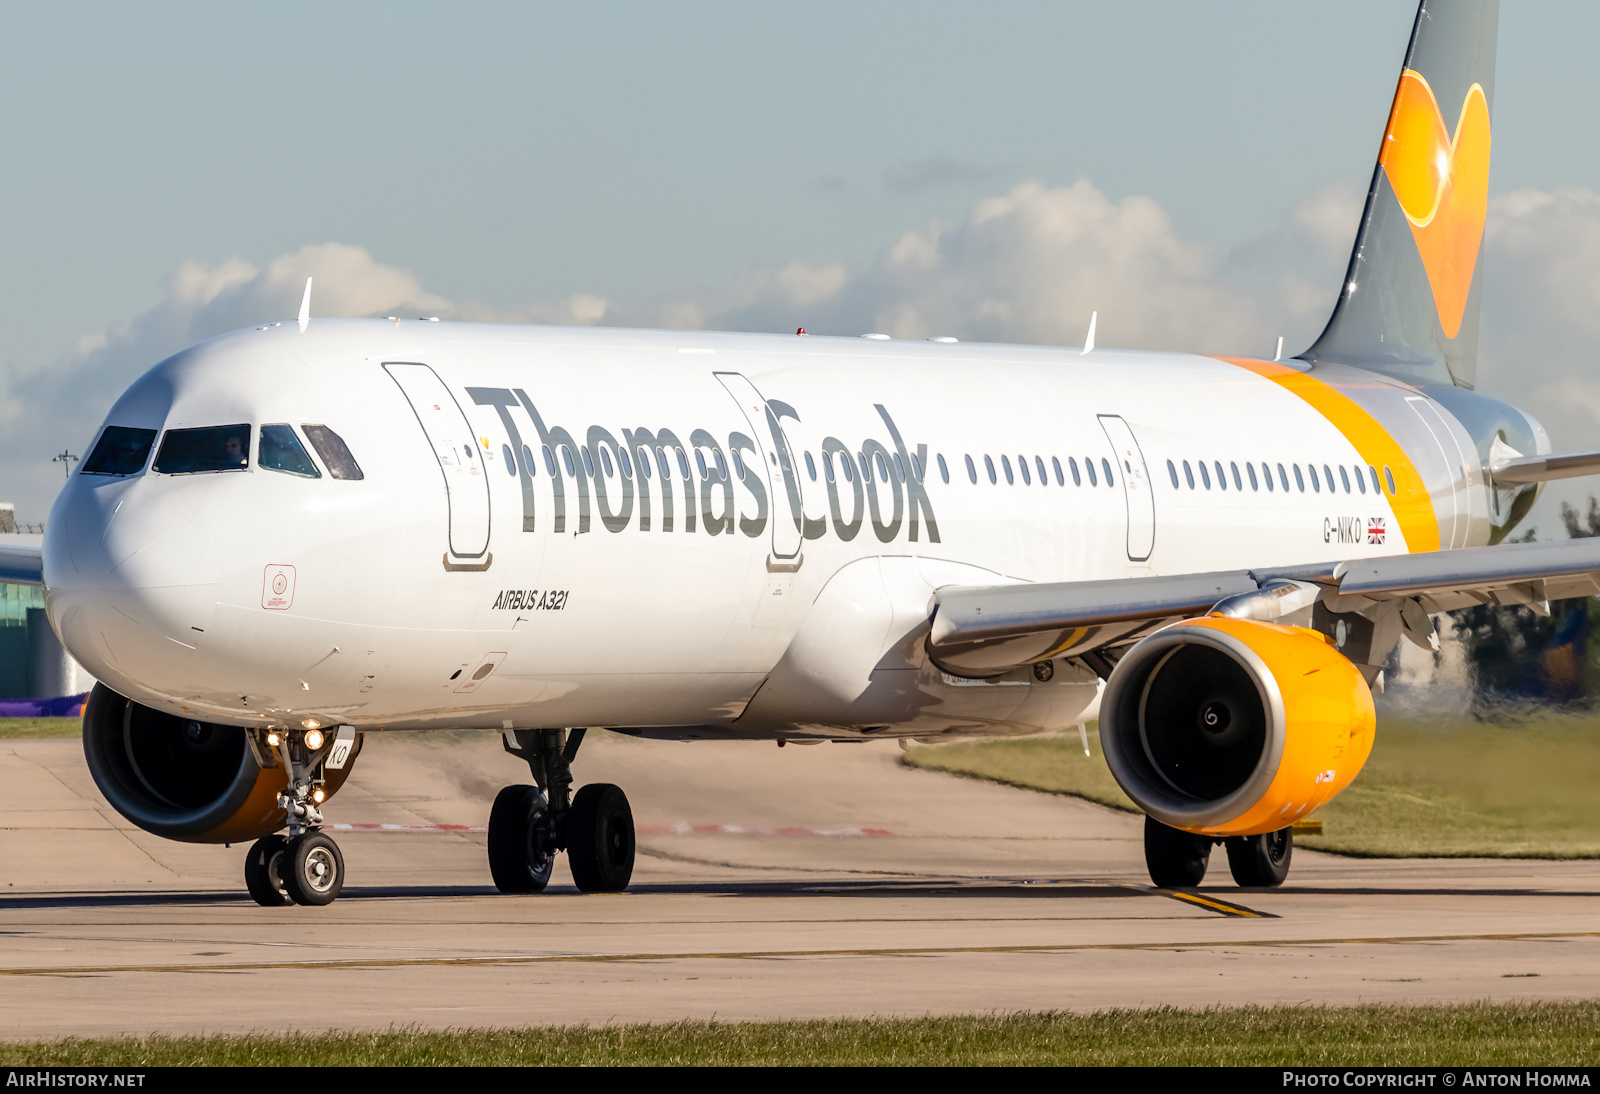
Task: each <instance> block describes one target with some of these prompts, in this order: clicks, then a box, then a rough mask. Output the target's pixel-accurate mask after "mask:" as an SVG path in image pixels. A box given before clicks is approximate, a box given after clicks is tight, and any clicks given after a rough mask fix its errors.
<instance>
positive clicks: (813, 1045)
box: [0, 1001, 1600, 1068]
mask: <svg viewBox="0 0 1600 1094" xmlns="http://www.w3.org/2000/svg"><path fill="white" fill-rule="evenodd" d="M1596 1063H1600V1002H1596V1001H1585V1002H1576V1003H1524V1004H1488V1003H1470V1004H1461V1005H1455V1006H1360V1007H1242V1008H1238V1009H1209V1010H1178V1009H1173V1008H1163V1009H1159V1010H1140V1011H1135V1010H1109V1011H1100V1012H1097V1013H1094V1014H1059V1013H1046V1014H997V1015H977V1016H964V1017H951V1018H882V1019H879V1018H851V1019H830V1020H823V1021H809V1022H799V1021H795V1022H738V1023H735V1022H715V1021H712V1022H705V1021H692V1022H674V1023H670V1024H660V1025H617V1026H603V1027H598V1028H596V1027H590V1026H553V1027H543V1028H540V1027H534V1028H529V1029H453V1030H444V1031H436V1032H435V1031H423V1030H413V1029H405V1030H390V1031H387V1032H381V1033H318V1034H298V1033H297V1034H282V1035H277V1034H248V1035H244V1036H202V1037H147V1038H127V1039H107V1040H86V1039H77V1038H70V1039H67V1040H61V1041H48V1042H43V1043H38V1044H10V1045H0V1066H7V1067H47V1066H74V1065H75V1066H97V1067H122V1068H128V1067H141V1066H143V1067H161V1066H172V1065H205V1066H219V1065H220V1066H252V1067H263V1066H266V1067H283V1066H290V1067H306V1066H313V1067H327V1066H346V1067H365V1066H372V1065H391V1066H402V1067H415V1066H457V1065H471V1066H491V1067H493V1066H506V1065H513V1066H529V1065H544V1066H548V1065H558V1066H559V1065H566V1066H573V1065H645V1066H649V1065H685V1064H688V1065H772V1064H789V1065H796V1064H798V1065H851V1064H857V1065H859V1064H884V1065H899V1066H905V1065H934V1066H949V1065H975V1064H988V1065H1017V1064H1040V1065H1077V1066H1083V1065H1146V1066H1149V1065H1155V1066H1161V1065H1171V1066H1185V1067H1190V1066H1204V1065H1254V1066H1264V1065H1267V1066H1292V1065H1303V1066H1341V1067H1343V1066H1362V1065H1367V1066H1376V1065H1405V1066H1411V1067H1428V1066H1457V1067H1459V1066H1491V1065H1500V1066H1514V1065H1522V1066H1527V1065H1534V1066H1538V1065H1551V1066H1555V1065H1560V1066H1580V1065H1591V1066H1592V1065H1594V1064H1596Z"/></svg>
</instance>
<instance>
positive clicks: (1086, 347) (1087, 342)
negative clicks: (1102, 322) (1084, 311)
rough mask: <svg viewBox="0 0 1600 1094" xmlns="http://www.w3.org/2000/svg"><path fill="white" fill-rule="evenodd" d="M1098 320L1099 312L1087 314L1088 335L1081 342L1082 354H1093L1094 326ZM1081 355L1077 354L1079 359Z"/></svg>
mask: <svg viewBox="0 0 1600 1094" xmlns="http://www.w3.org/2000/svg"><path fill="white" fill-rule="evenodd" d="M1099 318H1100V313H1099V312H1091V313H1090V314H1089V334H1088V337H1086V338H1085V339H1084V340H1083V353H1093V352H1094V325H1095V323H1096V321H1098V320H1099ZM1082 355H1083V354H1082V353H1080V354H1079V356H1080V357H1081V356H1082Z"/></svg>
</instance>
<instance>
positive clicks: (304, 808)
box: [244, 727, 355, 908]
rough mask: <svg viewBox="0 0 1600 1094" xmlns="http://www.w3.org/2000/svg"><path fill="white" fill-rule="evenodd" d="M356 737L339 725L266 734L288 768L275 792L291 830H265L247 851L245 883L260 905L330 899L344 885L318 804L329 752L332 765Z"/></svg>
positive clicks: (343, 759) (337, 856)
mask: <svg viewBox="0 0 1600 1094" xmlns="http://www.w3.org/2000/svg"><path fill="white" fill-rule="evenodd" d="M345 728H346V729H348V727H345ZM354 740H355V734H354V731H353V730H352V731H350V732H349V734H348V735H346V734H345V731H344V730H343V729H341V730H340V732H339V735H337V736H335V735H332V734H325V733H321V732H319V731H316V730H308V731H306V732H305V733H294V734H290V733H288V732H284V731H277V732H273V733H271V734H269V735H268V736H267V737H266V741H265V743H266V745H267V746H268V747H269V748H270V749H271V750H272V751H273V752H274V754H275V755H276V757H277V759H278V762H279V763H280V764H281V765H282V766H283V769H284V770H285V771H287V772H288V773H289V779H288V785H287V786H286V787H285V788H284V790H283V793H281V794H279V795H278V807H279V808H280V809H282V810H283V811H284V815H285V816H286V817H287V818H288V821H289V834H288V835H287V836H281V835H272V836H263V837H262V838H261V839H258V840H256V842H255V843H254V844H252V845H251V847H250V851H249V853H248V854H247V855H246V856H245V860H244V884H245V888H246V889H248V890H249V891H250V896H251V899H253V900H254V901H255V902H256V903H257V904H260V905H261V906H262V907H264V908H281V907H282V906H284V905H285V904H291V903H292V904H308V905H313V906H320V905H323V904H332V903H333V902H334V900H335V899H337V898H338V896H339V893H340V892H341V891H342V890H343V889H344V856H343V855H341V854H340V853H339V845H338V844H337V843H334V842H333V839H332V838H331V837H329V836H327V835H324V834H323V832H322V831H321V825H322V810H321V809H320V808H319V806H320V805H321V804H322V800H323V775H324V774H325V772H324V770H323V769H324V766H325V765H329V763H330V756H333V757H334V758H333V760H332V762H331V766H333V767H342V766H343V765H344V764H345V762H346V758H347V757H348V756H349V754H350V744H351V742H353V741H354ZM341 745H342V746H343V747H342V748H341V747H340V746H341ZM335 753H337V755H336V756H335Z"/></svg>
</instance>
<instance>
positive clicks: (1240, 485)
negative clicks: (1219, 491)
mask: <svg viewBox="0 0 1600 1094" xmlns="http://www.w3.org/2000/svg"><path fill="white" fill-rule="evenodd" d="M1228 470H1229V471H1232V472H1233V488H1234V489H1235V490H1243V489H1244V482H1243V481H1242V480H1241V479H1240V478H1239V465H1238V464H1236V463H1233V462H1232V461H1231V460H1230V461H1229V463H1228Z"/></svg>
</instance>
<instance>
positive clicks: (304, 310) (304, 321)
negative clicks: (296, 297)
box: [300, 277, 311, 334]
mask: <svg viewBox="0 0 1600 1094" xmlns="http://www.w3.org/2000/svg"><path fill="white" fill-rule="evenodd" d="M310 324H311V279H310V278H309V277H308V278H306V294H305V295H304V296H302V297H301V298H300V333H301V334H304V333H305V332H306V327H308V326H309V325H310Z"/></svg>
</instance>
